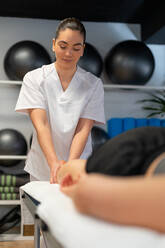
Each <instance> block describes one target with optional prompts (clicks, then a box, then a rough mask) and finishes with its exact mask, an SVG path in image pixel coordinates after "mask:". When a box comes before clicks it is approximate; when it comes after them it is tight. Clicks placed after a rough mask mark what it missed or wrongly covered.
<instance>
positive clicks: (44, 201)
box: [20, 181, 165, 248]
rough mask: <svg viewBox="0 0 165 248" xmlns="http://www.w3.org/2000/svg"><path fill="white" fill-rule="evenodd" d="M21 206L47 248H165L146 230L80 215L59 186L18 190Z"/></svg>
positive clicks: (32, 185) (28, 186)
mask: <svg viewBox="0 0 165 248" xmlns="http://www.w3.org/2000/svg"><path fill="white" fill-rule="evenodd" d="M20 190H21V195H22V200H23V202H24V204H26V206H27V207H28V209H29V211H30V212H31V214H32V216H33V218H34V223H35V233H34V240H35V248H39V247H40V245H39V243H40V242H39V241H40V230H41V231H42V233H43V237H44V239H45V242H46V245H47V247H49V248H148V247H149V248H164V247H165V235H163V234H161V233H158V232H156V231H153V230H149V229H147V228H141V227H135V226H125V225H118V224H114V223H108V222H105V221H103V220H100V219H97V218H94V217H92V216H86V215H83V214H81V213H79V212H78V211H77V210H76V208H75V206H74V204H73V202H72V200H71V199H70V198H69V197H67V196H65V195H64V194H63V193H61V192H60V189H59V185H57V184H50V183H49V182H43V181H33V182H30V183H27V184H25V185H24V186H21V188H20Z"/></svg>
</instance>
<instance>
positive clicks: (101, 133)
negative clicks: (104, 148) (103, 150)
mask: <svg viewBox="0 0 165 248" xmlns="http://www.w3.org/2000/svg"><path fill="white" fill-rule="evenodd" d="M91 137H92V148H93V151H94V150H96V149H98V148H99V147H100V146H101V145H103V144H104V143H105V142H106V141H107V140H109V135H108V133H107V132H106V131H105V130H103V129H102V128H100V127H96V126H94V127H93V128H92V130H91Z"/></svg>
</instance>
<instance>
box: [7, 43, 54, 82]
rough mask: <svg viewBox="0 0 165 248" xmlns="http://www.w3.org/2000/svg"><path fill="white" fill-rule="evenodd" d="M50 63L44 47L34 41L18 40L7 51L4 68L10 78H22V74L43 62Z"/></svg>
mask: <svg viewBox="0 0 165 248" xmlns="http://www.w3.org/2000/svg"><path fill="white" fill-rule="evenodd" d="M49 63H51V59H50V56H49V54H48V53H47V51H46V50H45V48H44V47H43V46H42V45H40V44H39V43H37V42H34V41H28V40H27V41H20V42H18V43H16V44H14V45H13V46H12V47H10V49H9V50H8V51H7V53H6V56H5V58H4V69H5V72H6V74H7V76H8V77H9V79H11V80H22V79H23V77H24V75H25V74H26V73H27V72H28V71H31V70H33V69H36V68H38V67H41V66H42V65H44V64H49Z"/></svg>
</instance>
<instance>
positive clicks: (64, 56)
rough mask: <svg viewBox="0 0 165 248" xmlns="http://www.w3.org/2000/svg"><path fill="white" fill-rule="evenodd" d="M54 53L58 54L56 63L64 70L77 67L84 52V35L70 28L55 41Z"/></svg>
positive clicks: (61, 32) (62, 32)
mask: <svg viewBox="0 0 165 248" xmlns="http://www.w3.org/2000/svg"><path fill="white" fill-rule="evenodd" d="M53 51H54V52H55V54H56V63H58V64H59V65H61V66H62V67H63V68H73V67H75V66H76V65H77V63H78V61H79V59H80V57H81V56H82V55H83V52H84V39H83V35H82V34H81V33H80V32H79V31H77V30H71V29H69V28H67V29H65V30H64V31H60V33H59V36H58V38H57V39H56V40H53Z"/></svg>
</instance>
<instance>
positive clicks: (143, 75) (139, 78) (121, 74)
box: [105, 40, 155, 85]
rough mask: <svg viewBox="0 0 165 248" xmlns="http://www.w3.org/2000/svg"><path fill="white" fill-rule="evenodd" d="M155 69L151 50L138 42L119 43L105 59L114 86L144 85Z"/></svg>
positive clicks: (107, 71)
mask: <svg viewBox="0 0 165 248" xmlns="http://www.w3.org/2000/svg"><path fill="white" fill-rule="evenodd" d="M154 67H155V62H154V57H153V55H152V52H151V50H150V49H149V48H148V47H147V46H146V45H145V43H144V42H141V41H137V40H126V41H123V42H120V43H118V44H117V45H116V46H114V47H113V48H112V49H111V50H110V51H109V53H108V54H107V56H106V58H105V70H106V73H107V75H108V77H109V79H110V80H111V82H112V83H114V84H128V85H131V84H132V85H144V84H146V83H147V81H148V80H149V79H150V77H151V76H152V74H153V71H154Z"/></svg>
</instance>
